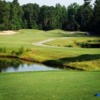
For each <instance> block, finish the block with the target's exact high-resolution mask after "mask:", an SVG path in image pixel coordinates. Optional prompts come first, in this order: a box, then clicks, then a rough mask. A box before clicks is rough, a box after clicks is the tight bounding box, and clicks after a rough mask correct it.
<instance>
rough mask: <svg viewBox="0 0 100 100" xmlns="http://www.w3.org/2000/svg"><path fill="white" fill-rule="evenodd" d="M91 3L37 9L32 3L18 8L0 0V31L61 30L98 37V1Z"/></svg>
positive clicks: (88, 0) (99, 9)
mask: <svg viewBox="0 0 100 100" xmlns="http://www.w3.org/2000/svg"><path fill="white" fill-rule="evenodd" d="M90 2H91V0H84V4H83V5H78V4H77V3H73V4H70V5H69V6H68V7H67V8H66V7H65V6H61V5H60V4H56V5H55V7H54V6H46V5H43V6H41V7H40V6H39V5H38V4H36V3H34V4H33V3H29V4H25V5H22V6H21V5H20V4H19V3H18V0H13V2H6V1H5V0H0V30H18V29H41V30H52V29H63V30H70V31H88V32H92V33H95V34H98V35H99V32H100V27H99V26H100V25H99V24H100V0H96V1H95V3H94V6H91V4H90Z"/></svg>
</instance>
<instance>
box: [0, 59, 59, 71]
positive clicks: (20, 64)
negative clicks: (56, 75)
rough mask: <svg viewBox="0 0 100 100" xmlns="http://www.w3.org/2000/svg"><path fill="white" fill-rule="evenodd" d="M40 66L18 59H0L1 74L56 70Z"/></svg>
mask: <svg viewBox="0 0 100 100" xmlns="http://www.w3.org/2000/svg"><path fill="white" fill-rule="evenodd" d="M58 69H59V68H53V67H49V66H46V65H42V64H37V63H30V62H24V61H21V60H18V59H8V58H0V73H2V72H25V71H48V70H58Z"/></svg>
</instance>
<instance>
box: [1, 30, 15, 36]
mask: <svg viewBox="0 0 100 100" xmlns="http://www.w3.org/2000/svg"><path fill="white" fill-rule="evenodd" d="M16 33H17V32H15V31H0V35H13V34H16Z"/></svg>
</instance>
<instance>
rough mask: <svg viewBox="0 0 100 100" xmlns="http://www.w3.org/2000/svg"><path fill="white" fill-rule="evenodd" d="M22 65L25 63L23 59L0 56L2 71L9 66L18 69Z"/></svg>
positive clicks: (0, 70) (0, 68)
mask: <svg viewBox="0 0 100 100" xmlns="http://www.w3.org/2000/svg"><path fill="white" fill-rule="evenodd" d="M20 65H23V62H22V61H21V60H18V59H11V58H10V59H8V58H0V72H2V70H6V69H7V68H8V67H13V68H14V69H17V68H18V67H19V66H20Z"/></svg>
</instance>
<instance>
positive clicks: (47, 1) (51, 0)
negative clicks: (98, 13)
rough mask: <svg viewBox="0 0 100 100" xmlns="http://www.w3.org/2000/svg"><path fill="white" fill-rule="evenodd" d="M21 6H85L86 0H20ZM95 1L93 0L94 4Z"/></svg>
mask: <svg viewBox="0 0 100 100" xmlns="http://www.w3.org/2000/svg"><path fill="white" fill-rule="evenodd" d="M6 1H11V2H12V1H13V0H6ZM18 1H19V3H20V4H21V5H23V4H27V3H37V4H39V5H40V6H42V5H48V6H55V4H57V3H60V4H61V5H65V6H66V7H67V6H68V5H70V4H71V3H74V2H76V3H78V4H80V5H82V4H83V2H84V0H18ZM94 1H95V0H92V4H93V3H94Z"/></svg>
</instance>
